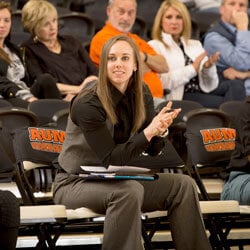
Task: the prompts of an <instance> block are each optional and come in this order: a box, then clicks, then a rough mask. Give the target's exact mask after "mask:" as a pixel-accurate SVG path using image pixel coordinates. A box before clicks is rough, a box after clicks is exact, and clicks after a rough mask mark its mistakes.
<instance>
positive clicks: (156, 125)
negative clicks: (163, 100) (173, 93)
mask: <svg viewBox="0 0 250 250" xmlns="http://www.w3.org/2000/svg"><path fill="white" fill-rule="evenodd" d="M171 107H172V102H171V101H170V102H168V104H167V105H166V107H164V108H162V109H161V111H160V112H159V113H158V114H157V115H156V116H155V117H154V118H153V120H152V122H151V123H150V124H149V125H148V127H146V128H145V129H144V134H145V136H146V138H147V139H148V141H150V140H151V139H152V137H154V136H161V135H163V134H164V133H165V132H166V130H167V129H168V127H169V126H170V125H171V124H172V122H173V120H174V119H175V118H176V117H177V115H178V114H179V113H180V111H181V109H174V110H171ZM169 110H171V112H168V111H169Z"/></svg>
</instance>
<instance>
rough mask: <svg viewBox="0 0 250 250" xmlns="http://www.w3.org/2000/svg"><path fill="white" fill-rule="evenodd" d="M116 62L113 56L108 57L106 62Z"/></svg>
mask: <svg viewBox="0 0 250 250" xmlns="http://www.w3.org/2000/svg"><path fill="white" fill-rule="evenodd" d="M115 60H116V58H115V57H114V56H109V57H108V61H111V62H114V61H115Z"/></svg>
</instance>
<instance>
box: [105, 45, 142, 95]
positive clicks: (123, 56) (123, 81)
mask: <svg viewBox="0 0 250 250" xmlns="http://www.w3.org/2000/svg"><path fill="white" fill-rule="evenodd" d="M136 69H137V67H136V62H135V56H134V51H133V49H132V47H131V46H130V44H129V43H127V42H126V41H117V42H116V43H115V44H114V45H113V46H112V47H111V49H110V51H109V54H108V63H107V73H108V78H109V80H110V82H111V83H112V84H113V85H114V86H115V87H116V88H117V89H119V90H120V92H122V93H124V92H125V91H126V88H127V86H128V82H129V80H130V78H131V76H132V74H133V72H134V71H135V70H136Z"/></svg>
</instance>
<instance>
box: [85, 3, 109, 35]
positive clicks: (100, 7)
mask: <svg viewBox="0 0 250 250" xmlns="http://www.w3.org/2000/svg"><path fill="white" fill-rule="evenodd" d="M84 2H85V5H84V10H85V13H86V14H87V15H88V16H90V17H91V18H92V19H93V20H94V23H95V28H96V32H97V31H99V30H100V29H101V28H102V27H103V26H104V25H105V22H106V20H107V14H106V7H107V5H108V1H104V0H102V1H100V0H88V1H84Z"/></svg>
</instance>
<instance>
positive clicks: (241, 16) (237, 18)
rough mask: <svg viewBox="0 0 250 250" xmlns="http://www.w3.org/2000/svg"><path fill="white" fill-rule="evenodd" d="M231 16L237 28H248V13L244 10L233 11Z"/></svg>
mask: <svg viewBox="0 0 250 250" xmlns="http://www.w3.org/2000/svg"><path fill="white" fill-rule="evenodd" d="M232 18H233V22H234V25H235V26H236V28H237V30H248V23H249V20H248V15H247V13H246V12H242V11H240V12H239V11H233V12H232Z"/></svg>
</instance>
